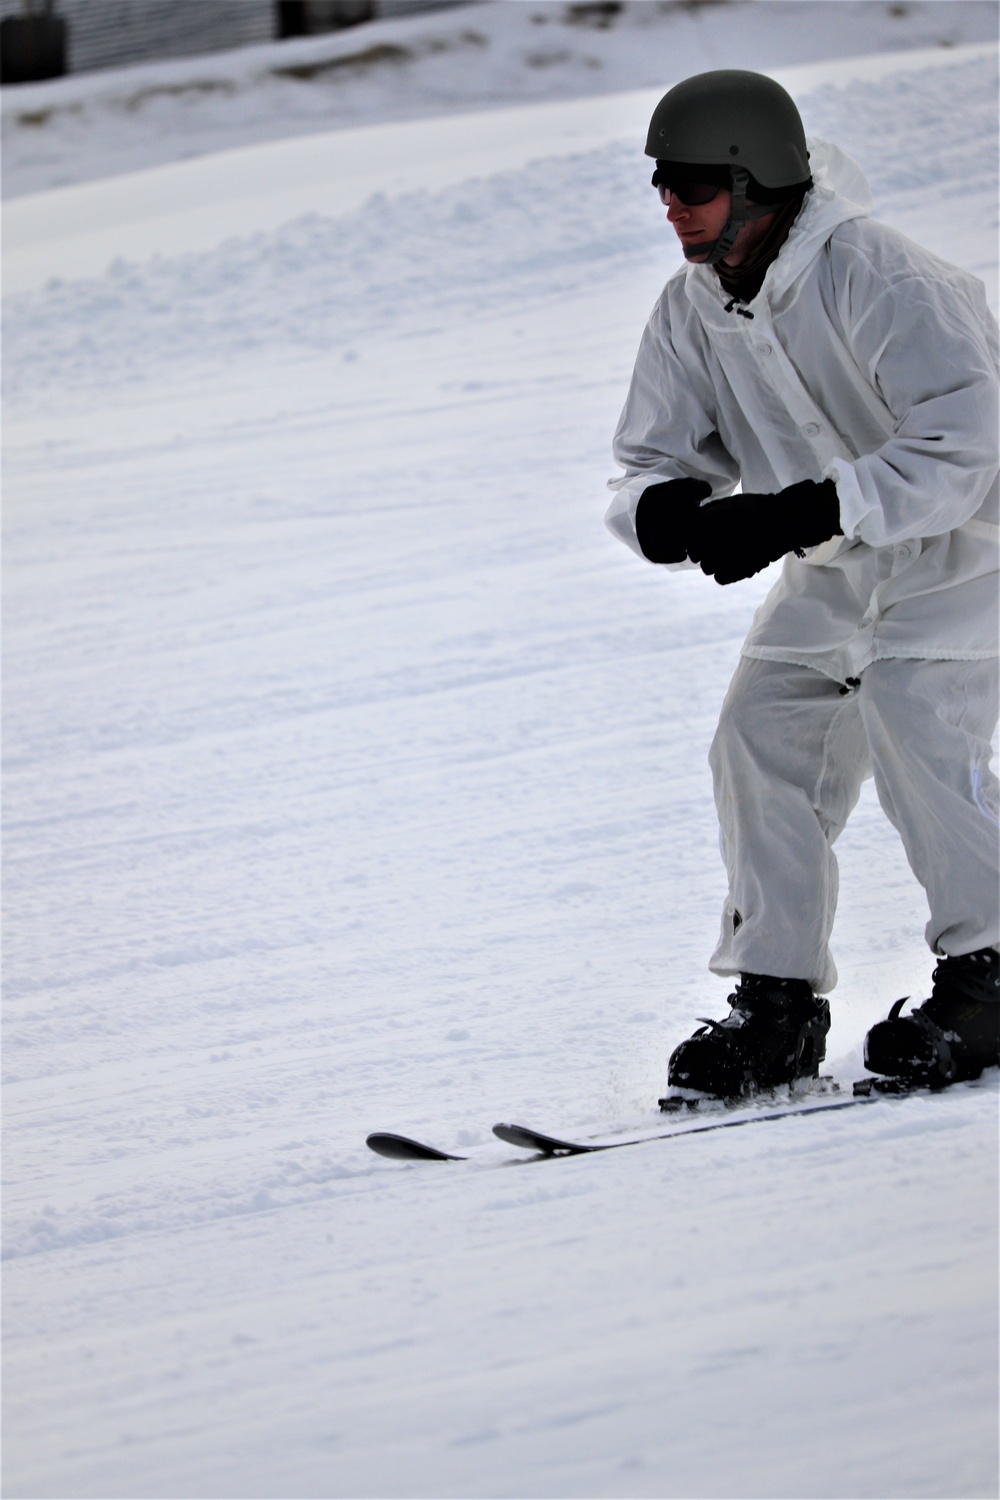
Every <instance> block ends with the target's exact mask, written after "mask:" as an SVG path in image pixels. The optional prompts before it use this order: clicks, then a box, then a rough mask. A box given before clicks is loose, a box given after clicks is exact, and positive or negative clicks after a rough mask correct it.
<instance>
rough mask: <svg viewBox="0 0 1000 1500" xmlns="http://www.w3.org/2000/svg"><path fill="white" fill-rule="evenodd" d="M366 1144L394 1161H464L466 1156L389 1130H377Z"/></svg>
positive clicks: (366, 1139) (380, 1154)
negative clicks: (441, 1149)
mask: <svg viewBox="0 0 1000 1500" xmlns="http://www.w3.org/2000/svg"><path fill="white" fill-rule="evenodd" d="M365 1145H366V1146H367V1147H368V1149H369V1150H370V1151H374V1152H376V1153H377V1154H378V1155H379V1156H388V1157H389V1158H390V1159H391V1160H392V1161H464V1160H465V1157H464V1156H454V1155H453V1154H452V1153H451V1152H450V1151H439V1150H438V1148H437V1147H436V1146H428V1145H427V1144H426V1143H425V1142H424V1141H415V1140H412V1139H411V1138H410V1137H409V1136H408V1135H394V1134H393V1133H392V1131H389V1130H375V1131H373V1132H372V1134H371V1135H369V1136H367V1137H366V1138H365Z"/></svg>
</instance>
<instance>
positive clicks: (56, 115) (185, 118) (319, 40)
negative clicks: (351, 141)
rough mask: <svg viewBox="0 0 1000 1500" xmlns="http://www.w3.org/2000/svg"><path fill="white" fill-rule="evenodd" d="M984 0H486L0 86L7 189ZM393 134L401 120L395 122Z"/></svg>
mask: <svg viewBox="0 0 1000 1500" xmlns="http://www.w3.org/2000/svg"><path fill="white" fill-rule="evenodd" d="M997 30H998V14H997V6H996V4H995V0H917V3H910V0H906V3H902V4H892V3H888V0H610V3H602V0H598V3H596V4H595V3H587V0H582V3H581V0H576V3H574V0H492V3H479V4H471V5H461V6H458V7H456V8H455V9H454V10H447V11H435V12H429V13H419V14H417V15H415V16H408V17H403V18H399V19H394V20H380V21H373V22H371V23H369V24H366V25H363V26H356V27H351V28H350V29H349V30H347V31H342V32H334V33H330V34H327V35H325V36H318V37H309V38H304V39H300V40H295V41H284V42H275V43H271V44H269V45H267V46H258V47H242V48H240V49H239V50H237V51H233V52H228V53H217V54H215V55H212V56H208V57H200V58H182V59H177V60H173V61H167V62H157V63H144V64H142V65H141V66H137V67H131V68H121V69H118V70H113V71H108V72H96V73H85V74H79V75H76V76H73V77H69V78H60V79H54V80H51V81H49V82H46V83H41V84H31V85H21V86H19V87H17V88H8V89H5V90H3V92H2V94H0V128H2V140H3V194H4V197H5V198H10V197H13V196H15V195H20V194H24V193H34V192H38V191H40V190H41V189H43V188H49V187H60V186H66V185H67V184H69V183H75V182H87V181H91V180H92V179H95V178H99V177H107V176H114V175H118V174H120V173H123V172H130V171H136V170H139V169H141V168H143V167H147V166H153V165H157V164H161V163H164V162H169V161H176V160H178V159H182V158H190V157H194V156H200V155H203V154H205V153H206V152H213V151H220V150H223V149H225V148H227V147H237V146H244V145H247V144H248V143H250V142H258V143H259V142H263V141H271V140H278V139H284V138H287V137H289V136H301V135H304V134H306V133H307V132H321V133H322V132H326V131H329V130H331V129H333V128H345V127H347V128H354V127H356V126H358V125H367V124H375V123H385V122H387V121H394V122H403V121H407V120H414V119H424V118H427V117H437V116H439V115H442V114H454V113H456V112H463V111H468V110H479V109H490V108H496V107H497V106H499V105H503V104H510V103H527V102H530V101H533V102H542V101H548V100H553V99H578V98H582V97H585V96H599V95H602V94H611V93H618V92H620V91H622V90H625V89H636V88H643V87H648V88H656V89H658V90H659V91H660V92H661V93H662V92H663V90H664V88H665V87H667V86H668V85H669V84H670V83H672V82H675V81H676V80H677V79H678V78H682V77H685V76H686V75H687V74H688V73H696V72H699V71H701V70H702V69H705V68H717V67H744V68H764V69H769V68H775V67H779V66H781V65H783V64H784V65H787V64H790V63H804V62H815V61H818V60H820V59H829V58H841V57H854V56H859V55H861V54H870V53H881V52H894V51H898V50H909V49H912V48H924V47H957V46H961V45H963V44H969V43H974V42H986V41H996V39H997ZM394 138H395V140H396V142H397V143H398V144H399V145H400V146H402V147H405V145H406V141H407V139H408V133H407V131H406V130H405V129H400V128H398V127H397V129H396V130H395V132H394Z"/></svg>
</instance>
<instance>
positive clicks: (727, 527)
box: [643, 479, 843, 583]
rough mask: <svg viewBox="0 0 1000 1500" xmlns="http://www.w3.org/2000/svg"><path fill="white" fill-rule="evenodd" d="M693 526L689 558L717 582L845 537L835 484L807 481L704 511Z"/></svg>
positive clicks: (732, 579) (717, 503)
mask: <svg viewBox="0 0 1000 1500" xmlns="http://www.w3.org/2000/svg"><path fill="white" fill-rule="evenodd" d="M692 523H693V532H692V534H691V536H690V537H689V538H688V542H689V545H688V556H689V557H690V558H691V561H692V562H696V563H700V564H701V571H702V572H703V573H708V574H713V575H714V576H715V581H716V583H736V582H737V580H738V579H740V578H750V577H752V575H753V574H754V573H759V572H760V571H761V569H762V568H766V567H767V566H768V565H769V564H770V563H773V562H777V560H778V558H779V557H784V555H785V553H786V552H799V551H801V549H802V548H803V547H816V546H818V545H819V543H820V542H828V541H829V540H830V538H831V537H832V536H842V535H843V532H842V530H841V526H840V501H839V500H838V499H837V486H836V485H835V484H834V482H833V480H832V479H824V480H823V481H822V482H821V483H817V482H816V481H815V480H814V479H803V480H802V481H801V482H800V483H799V484H790V485H789V486H788V488H787V489H784V490H779V491H778V493H777V494H776V495H729V496H727V497H726V499H724V500H714V501H713V502H712V504H711V505H704V506H702V507H701V509H700V510H697V511H696V512H695V513H694V515H693V517H692ZM645 550H646V549H645V548H643V551H645Z"/></svg>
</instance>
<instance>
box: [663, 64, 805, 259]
mask: <svg viewBox="0 0 1000 1500" xmlns="http://www.w3.org/2000/svg"><path fill="white" fill-rule="evenodd" d="M646 155H647V156H653V157H655V158H656V171H655V172H654V173H653V184H654V186H656V185H657V184H660V183H664V182H667V181H668V180H669V178H670V177H671V176H676V175H677V173H678V172H679V173H680V174H681V175H682V176H685V177H687V178H689V179H690V178H696V177H697V176H698V175H699V172H698V169H699V168H704V169H705V177H706V179H707V180H708V181H711V182H719V183H726V184H727V185H728V186H729V187H730V189H731V192H732V210H731V213H730V217H729V220H728V222H727V224H726V225H725V227H724V228H723V230H722V233H721V234H720V236H719V238H718V239H717V240H715V241H714V243H713V244H711V245H706V244H704V243H700V244H699V245H698V247H697V248H698V255H699V258H700V259H702V260H703V261H704V263H705V264H706V265H715V264H716V263H717V262H718V261H720V260H722V259H724V257H725V256H727V255H728V254H729V252H730V250H732V248H733V246H734V244H735V243H736V240H737V238H738V236H739V233H740V231H741V229H742V228H743V226H744V225H745V224H747V223H748V222H749V221H750V220H752V219H760V218H764V217H765V216H766V215H767V214H768V213H773V212H774V210H775V207H776V205H777V204H778V203H780V202H782V201H788V200H789V199H791V198H795V197H798V198H800V199H801V197H802V195H803V194H804V193H805V191H806V189H807V188H809V187H811V185H812V179H811V177H810V175H809V152H808V151H807V149H806V136H805V131H804V130H803V128H802V118H801V116H800V115H799V112H798V110H797V109H796V107H795V102H794V100H793V99H792V98H791V96H790V95H789V94H787V93H786V92H785V90H784V89H783V88H782V87H781V84H780V83H775V81H774V79H773V78H766V77H765V76H764V74H763V73H747V72H744V71H743V70H742V69H739V68H721V69H719V70H718V71H717V72H714V73H696V74H695V76H694V77H693V78H686V79H685V80H684V82H683V83H678V84H676V85H675V86H674V87H673V88H672V89H671V90H670V92H669V93H668V94H664V96H663V98H662V99H661V100H660V102H659V104H658V105H657V106H656V108H655V110H654V111H653V118H652V119H651V120H650V122H649V134H648V135H647V137H646ZM748 196H749V197H750V198H751V199H752V200H753V202H752V204H749V203H748V202H747V198H748Z"/></svg>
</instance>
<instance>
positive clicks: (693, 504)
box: [635, 479, 712, 563]
mask: <svg viewBox="0 0 1000 1500" xmlns="http://www.w3.org/2000/svg"><path fill="white" fill-rule="evenodd" d="M711 493H712V486H711V485H710V484H707V483H706V482H705V480H704V479H667V480H665V481H664V483H663V484H651V485H650V486H649V488H648V489H646V490H643V492H642V494H641V495H640V496H639V503H638V505H637V506H636V508H635V534H636V537H637V539H638V542H639V546H640V547H641V548H642V555H643V557H648V558H649V561H650V562H655V563H679V562H684V561H685V560H686V558H687V555H688V547H687V544H688V537H689V536H690V534H691V529H692V525H693V517H694V513H695V512H696V511H697V509H698V506H699V504H700V502H701V501H702V500H707V499H708V496H709V495H710V494H711Z"/></svg>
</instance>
